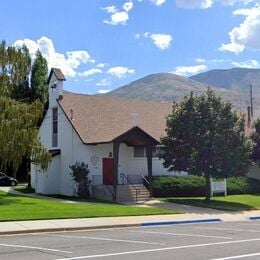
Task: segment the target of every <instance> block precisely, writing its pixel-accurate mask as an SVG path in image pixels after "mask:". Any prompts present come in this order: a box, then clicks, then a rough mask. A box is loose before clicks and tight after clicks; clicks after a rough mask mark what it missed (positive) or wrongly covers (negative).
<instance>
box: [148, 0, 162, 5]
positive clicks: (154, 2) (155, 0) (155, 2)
mask: <svg viewBox="0 0 260 260" xmlns="http://www.w3.org/2000/svg"><path fill="white" fill-rule="evenodd" d="M150 1H151V2H152V3H153V4H155V5H157V6H161V5H163V4H164V3H165V2H166V0H150Z"/></svg>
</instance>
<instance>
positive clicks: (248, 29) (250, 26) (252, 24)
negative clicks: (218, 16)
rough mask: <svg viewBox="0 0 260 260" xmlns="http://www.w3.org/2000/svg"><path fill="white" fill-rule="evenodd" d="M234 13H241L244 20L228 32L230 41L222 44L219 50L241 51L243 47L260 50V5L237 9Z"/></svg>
mask: <svg viewBox="0 0 260 260" xmlns="http://www.w3.org/2000/svg"><path fill="white" fill-rule="evenodd" d="M233 14H234V15H243V16H245V17H246V18H245V20H244V21H243V22H242V23H241V24H240V25H239V26H238V27H235V28H233V29H232V31H231V32H229V37H230V43H227V44H222V45H221V47H220V48H219V50H221V51H229V52H233V53H236V54H238V53H241V52H243V51H244V50H245V49H251V50H256V51H259V50H260V6H255V7H253V8H248V9H238V10H235V11H234V12H233Z"/></svg>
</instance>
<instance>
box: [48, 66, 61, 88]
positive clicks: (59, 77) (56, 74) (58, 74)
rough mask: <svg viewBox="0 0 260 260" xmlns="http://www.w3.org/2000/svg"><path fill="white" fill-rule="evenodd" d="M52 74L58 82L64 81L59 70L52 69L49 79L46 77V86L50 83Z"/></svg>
mask: <svg viewBox="0 0 260 260" xmlns="http://www.w3.org/2000/svg"><path fill="white" fill-rule="evenodd" d="M53 73H54V75H55V76H56V78H57V79H58V80H63V81H64V80H66V78H65V76H64V75H63V73H62V71H61V70H60V69H58V68H52V69H51V71H50V74H49V77H48V81H47V83H48V84H49V83H50V80H51V76H52V74H53Z"/></svg>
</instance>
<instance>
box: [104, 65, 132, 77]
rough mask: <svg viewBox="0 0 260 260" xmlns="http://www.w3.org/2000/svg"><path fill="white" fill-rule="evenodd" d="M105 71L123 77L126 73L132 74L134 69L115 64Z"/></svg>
mask: <svg viewBox="0 0 260 260" xmlns="http://www.w3.org/2000/svg"><path fill="white" fill-rule="evenodd" d="M107 73H108V74H110V75H112V76H115V77H117V78H124V77H126V75H127V74H134V73H135V70H134V69H130V68H127V67H123V66H117V67H112V68H110V69H109V70H108V71H107Z"/></svg>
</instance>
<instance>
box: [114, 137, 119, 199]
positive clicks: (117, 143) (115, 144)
mask: <svg viewBox="0 0 260 260" xmlns="http://www.w3.org/2000/svg"><path fill="white" fill-rule="evenodd" d="M119 146H120V142H118V141H114V142H113V157H114V160H113V171H114V176H113V177H114V182H113V187H114V197H113V200H114V201H116V198H117V184H118V159H119Z"/></svg>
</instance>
